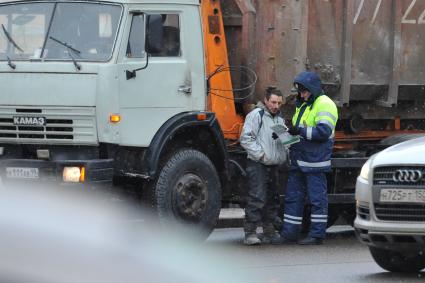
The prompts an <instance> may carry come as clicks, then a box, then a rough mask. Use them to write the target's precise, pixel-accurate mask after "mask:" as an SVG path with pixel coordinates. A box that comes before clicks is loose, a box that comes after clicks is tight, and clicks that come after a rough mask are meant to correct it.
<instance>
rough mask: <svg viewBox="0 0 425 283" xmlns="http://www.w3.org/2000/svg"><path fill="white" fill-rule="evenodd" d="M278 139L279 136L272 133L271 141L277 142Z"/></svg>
mask: <svg viewBox="0 0 425 283" xmlns="http://www.w3.org/2000/svg"><path fill="white" fill-rule="evenodd" d="M278 138H279V136H278V135H277V134H276V133H275V132H273V133H272V139H274V140H277V139H278Z"/></svg>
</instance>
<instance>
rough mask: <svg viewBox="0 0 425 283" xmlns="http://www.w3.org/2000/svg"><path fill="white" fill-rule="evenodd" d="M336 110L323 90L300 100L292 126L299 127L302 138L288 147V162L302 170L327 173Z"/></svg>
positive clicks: (336, 115)
mask: <svg viewBox="0 0 425 283" xmlns="http://www.w3.org/2000/svg"><path fill="white" fill-rule="evenodd" d="M337 120H338V110H337V107H336V105H335V103H334V102H333V101H332V99H330V98H329V97H328V96H326V95H325V94H324V93H323V91H321V92H320V94H318V95H312V97H311V99H310V100H309V101H307V102H303V103H299V105H298V106H297V108H296V111H295V114H294V117H293V118H292V125H294V126H295V127H299V128H300V136H301V141H300V142H299V143H297V144H295V145H293V146H291V149H290V152H291V165H292V167H298V168H300V169H301V171H303V172H326V171H329V170H330V169H331V154H332V147H333V144H334V136H335V126H336V122H337Z"/></svg>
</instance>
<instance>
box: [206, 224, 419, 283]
mask: <svg viewBox="0 0 425 283" xmlns="http://www.w3.org/2000/svg"><path fill="white" fill-rule="evenodd" d="M242 241H243V230H242V228H225V229H215V230H214V232H213V233H212V234H211V235H210V237H209V238H208V240H207V245H210V246H213V247H214V248H215V249H216V250H217V251H219V252H220V251H222V252H223V254H224V253H226V254H231V255H232V257H234V258H236V260H238V261H239V266H241V268H240V270H238V271H235V272H240V273H243V274H246V273H248V274H252V275H253V276H254V275H255V276H256V277H257V278H261V280H260V281H261V282H267V283H277V282H360V281H361V282H425V270H424V271H423V272H422V273H418V274H408V275H406V274H392V273H389V272H386V271H385V270H383V269H381V268H380V267H379V266H378V265H377V264H376V263H375V262H374V261H373V259H372V257H371V255H370V253H369V250H368V248H367V246H365V245H362V244H360V243H359V242H358V241H357V239H356V237H355V235H354V231H353V229H352V228H351V227H350V226H345V225H342V226H333V227H331V228H329V229H328V233H327V239H326V241H325V244H324V245H321V246H299V245H282V246H271V245H268V246H254V247H248V246H244V245H243V243H242ZM235 274H237V273H235Z"/></svg>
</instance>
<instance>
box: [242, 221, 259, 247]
mask: <svg viewBox="0 0 425 283" xmlns="http://www.w3.org/2000/svg"><path fill="white" fill-rule="evenodd" d="M244 231H245V239H244V241H243V243H244V244H245V245H248V246H253V245H259V244H261V240H260V239H259V238H258V236H257V225H255V224H253V223H247V222H245V225H244Z"/></svg>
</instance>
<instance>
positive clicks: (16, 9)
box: [0, 2, 122, 61]
mask: <svg viewBox="0 0 425 283" xmlns="http://www.w3.org/2000/svg"><path fill="white" fill-rule="evenodd" d="M121 10H122V8H121V6H119V5H112V4H100V3H82V2H67V3H63V2H62V3H42V2H39V3H37V2H33V3H21V4H17V3H15V4H12V5H3V6H0V60H31V59H33V60H34V59H45V60H79V61H108V60H109V59H110V58H111V55H112V51H113V46H114V42H115V38H116V34H117V29H118V24H119V21H120V17H121Z"/></svg>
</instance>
